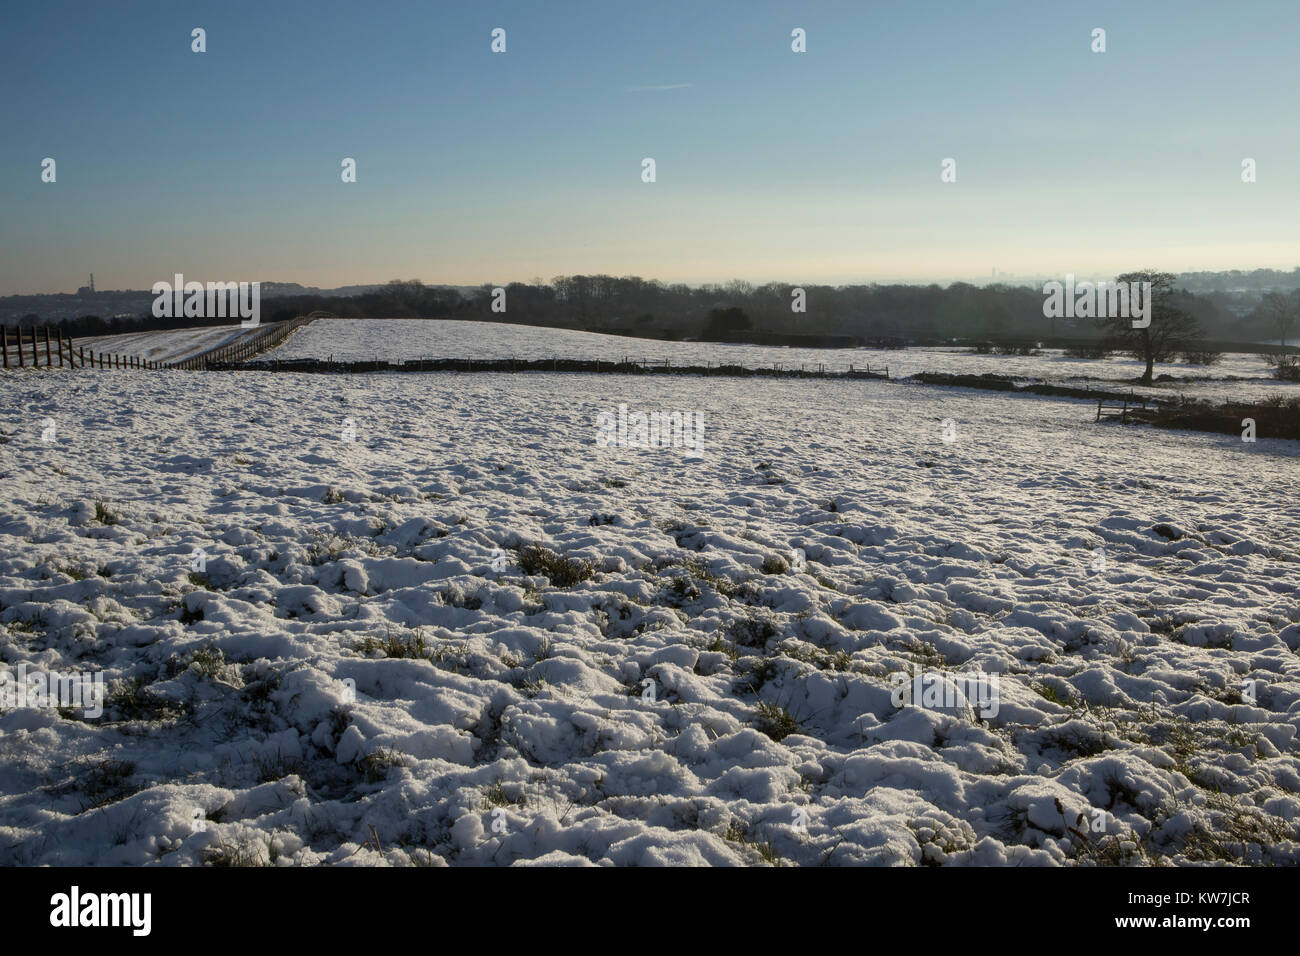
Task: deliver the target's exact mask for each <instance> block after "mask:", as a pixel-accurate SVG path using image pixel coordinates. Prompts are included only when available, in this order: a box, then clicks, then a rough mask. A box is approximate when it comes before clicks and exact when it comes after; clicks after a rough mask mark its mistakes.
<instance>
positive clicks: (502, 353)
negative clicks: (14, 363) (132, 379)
mask: <svg viewBox="0 0 1300 956" xmlns="http://www.w3.org/2000/svg"><path fill="white" fill-rule="evenodd" d="M270 355H272V356H273V357H275V358H280V359H295V358H314V359H328V358H333V359H334V360H335V361H340V362H342V361H370V360H372V359H376V358H378V359H379V360H381V361H387V362H394V363H400V362H404V361H406V360H408V359H418V358H465V359H500V358H520V359H539V358H569V359H590V360H600V361H602V362H618V361H621V360H623V359H624V358H627V359H629V360H633V361H636V360H641V359H645V360H647V361H651V362H660V361H663V360H665V359H667V360H668V361H669V362H671V363H673V364H674V365H703V364H704V363H705V362H711V363H713V364H715V365H716V364H720V363H721V364H731V365H744V366H747V367H752V368H758V367H765V368H766V367H771V366H772V365H773V364H774V363H780V365H781V366H782V367H783V368H798V367H799V366H800V365H801V364H803V365H806V366H807V367H808V368H815V367H816V366H817V365H818V364H819V363H822V364H825V365H826V367H827V368H828V369H829V370H832V371H843V370H845V369H847V368H848V367H849V365H854V366H856V367H858V368H861V367H863V366H864V365H870V366H871V367H872V368H882V367H885V366H888V367H889V374H890V375H891V376H892V377H893V378H906V377H907V376H909V375H915V374H916V373H917V372H944V373H948V374H952V375H983V374H984V373H986V372H992V373H994V374H997V375H1009V376H1014V377H1018V378H1024V379H1045V380H1049V381H1060V382H1074V381H1077V382H1079V383H1080V384H1088V383H1089V382H1088V380H1092V379H1095V380H1098V382H1100V383H1101V384H1104V385H1106V386H1108V387H1110V386H1114V387H1118V386H1121V385H1122V386H1123V387H1125V388H1127V387H1129V385H1130V383H1131V382H1132V381H1133V379H1135V378H1136V377H1138V376H1139V375H1141V374H1142V371H1143V365H1142V363H1140V362H1137V361H1135V360H1133V359H1128V358H1122V357H1115V358H1110V359H1098V360H1092V359H1076V358H1070V357H1068V356H1066V355H1065V354H1063V353H1062V352H1061V351H1060V350H1051V349H1048V350H1045V351H1044V354H1042V355H1037V356H1001V355H976V354H974V353H972V352H971V351H970V350H969V349H935V348H910V349H890V350H883V349H795V348H778V347H774V346H765V345H723V344H718V343H711V342H662V341H658V340H656V339H636V338H627V337H624V336H619V335H603V334H600V333H596V332H575V331H571V330H568V329H547V328H539V327H537V326H530V325H510V324H505V323H496V322H463V321H451V320H442V319H367V320H364V321H360V320H354V319H317V320H316V321H315V322H313V323H312V324H311V325H309V326H307V327H306V328H303V329H300V330H299V331H297V332H296V333H294V335H293V337H292V338H290V339H289V340H288V341H286V342H285V343H284V344H283V345H282V346H280V347H279V348H278V349H276V350H275V351H274V352H273V353H270ZM1156 371H1157V374H1162V373H1163V374H1169V375H1173V376H1176V377H1179V378H1184V377H1193V378H1198V379H1202V378H1203V379H1204V380H1203V381H1179V382H1171V383H1167V384H1163V385H1156V386H1153V387H1151V388H1148V389H1143V388H1137V389H1135V391H1137V392H1138V393H1139V394H1142V393H1145V394H1150V395H1169V394H1171V393H1175V394H1177V393H1181V394H1183V395H1187V396H1189V397H1191V396H1196V397H1200V398H1207V399H1212V400H1214V401H1220V402H1221V401H1228V400H1241V401H1254V400H1257V399H1260V398H1263V397H1265V396H1267V395H1300V383H1296V382H1279V381H1277V380H1276V379H1274V378H1273V377H1272V371H1271V369H1270V368H1269V366H1268V364H1267V363H1266V362H1265V361H1264V360H1263V359H1261V358H1259V357H1258V356H1256V355H1244V354H1228V355H1225V356H1224V357H1223V360H1222V361H1221V362H1220V363H1219V364H1217V365H1214V366H1211V367H1209V368H1206V367H1204V366H1196V365H1186V364H1182V363H1170V364H1166V365H1161V366H1159V367H1158V368H1157V370H1156Z"/></svg>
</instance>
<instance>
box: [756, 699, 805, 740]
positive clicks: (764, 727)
mask: <svg viewBox="0 0 1300 956" xmlns="http://www.w3.org/2000/svg"><path fill="white" fill-rule="evenodd" d="M754 723H755V726H756V727H757V728H758V729H759V730H760V731H762V732H763V733H765V734H767V735H768V736H769V737H771V738H772V739H773V740H774V741H776V742H777V743H780V742H781V741H782V740H784V739H785V738H786V737H789V736H790V735H791V734H797V733H798V732H799V723H798V721H796V720H795V719H794V717H793V715H791V713H790V711H789V710H788V709H787V708H785V707H779V706H777V705H776V704H770V703H768V702H767V701H765V700H761V701H759V702H758V716H757V717H756V718H755V721H754Z"/></svg>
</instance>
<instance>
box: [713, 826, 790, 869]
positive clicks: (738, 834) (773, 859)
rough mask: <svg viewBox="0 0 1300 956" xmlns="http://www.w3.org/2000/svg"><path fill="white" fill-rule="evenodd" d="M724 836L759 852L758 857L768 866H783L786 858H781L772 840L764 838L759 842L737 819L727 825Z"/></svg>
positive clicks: (730, 840) (725, 838)
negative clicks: (751, 836)
mask: <svg viewBox="0 0 1300 956" xmlns="http://www.w3.org/2000/svg"><path fill="white" fill-rule="evenodd" d="M722 838H723V839H724V840H727V841H728V842H730V843H739V844H740V845H741V846H742V847H745V848H746V849H749V850H753V851H754V852H756V853H757V854H758V858H759V859H760V860H762V861H763V862H764V863H766V864H767V865H768V866H781V865H783V863H784V860H782V859H781V854H779V853H777V852H776V850H775V848H773V846H772V843H771V841H769V840H764V841H763V842H762V843H759V842H758V841H757V840H751V839H750V838H749V835H748V832H747V831H746V830H745V828H744V827H743V826H741V824H740V823H739V822H738V821H736V820H732V821H731V823H730V824H728V825H727V830H726V832H725V833H723V834H722Z"/></svg>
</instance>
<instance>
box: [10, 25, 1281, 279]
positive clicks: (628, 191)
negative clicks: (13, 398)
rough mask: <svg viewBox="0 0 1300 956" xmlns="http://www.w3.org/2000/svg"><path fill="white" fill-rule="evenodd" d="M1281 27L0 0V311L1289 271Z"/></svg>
mask: <svg viewBox="0 0 1300 956" xmlns="http://www.w3.org/2000/svg"><path fill="white" fill-rule="evenodd" d="M498 26H499V27H503V28H505V29H506V31H507V52H506V53H504V54H493V53H492V52H491V51H490V49H489V44H490V41H491V37H490V33H491V30H492V29H493V28H494V27H498ZM194 27H203V28H204V29H205V30H206V31H207V52H206V53H204V54H195V53H192V52H191V50H190V42H191V41H190V31H191V29H192V28H194ZM794 27H802V28H804V29H805V30H806V31H807V38H808V39H807V44H808V52H807V53H804V54H795V53H793V52H791V49H790V31H791V30H792V29H793V28H794ZM1094 27H1102V28H1104V29H1106V31H1107V52H1106V53H1104V54H1095V53H1093V52H1091V50H1090V43H1091V31H1092V29H1093V28H1094ZM1298 39H1300V4H1297V3H1294V2H1267V3H1265V2H1249V0H1243V2H1234V3H1224V2H1218V3H1210V2H1186V0H1183V2H1142V0H1128V2H1118V3H1108V2H1101V3H1098V2H1090V3H1073V2H1043V0H1038V2H987V3H984V2H976V0H966V2H950V3H944V2H926V0H918V2H898V3H865V2H832V0H828V2H811V3H807V2H806V3H775V2H763V0H757V2H755V0H748V2H704V0H695V2H682V3H679V2H673V0H669V2H664V0H655V2H653V3H645V4H634V3H630V2H621V0H620V2H612V0H603V2H564V0H556V2H554V3H538V2H530V3H495V2H458V3H439V2H430V0H421V2H391V3H390V2H382V0H376V2H373V3H369V4H358V3H338V2H320V0H313V2H298V0H261V2H256V3H245V2H212V3H197V4H186V3H175V2H170V3H168V2H157V3H143V2H141V3H132V2H129V0H128V2H123V3H115V4H100V3H59V2H49V3H40V4H25V5H22V6H18V5H10V6H9V7H8V8H7V9H6V12H5V29H4V31H3V33H2V34H0V62H3V64H4V74H5V82H4V87H3V93H2V95H0V103H2V104H3V106H2V107H0V110H2V112H0V122H2V123H3V126H2V128H3V131H4V136H3V137H0V177H2V180H0V181H2V182H3V186H2V187H0V223H3V225H0V294H9V293H15V292H54V291H72V290H73V289H74V288H75V287H76V286H77V285H80V284H82V283H83V282H84V281H85V278H84V276H85V274H86V273H88V272H91V271H93V272H95V273H96V279H97V284H98V285H99V286H100V287H101V288H147V287H148V286H149V285H151V284H152V283H153V282H154V281H157V280H159V279H165V278H170V277H171V276H172V275H173V274H174V273H176V272H183V273H185V274H186V276H187V277H190V278H194V279H199V280H203V281H207V280H223V281H232V280H279V281H297V282H302V283H304V284H311V285H324V286H335V285H341V284H351V283H360V282H382V281H385V280H387V279H391V278H398V277H400V278H419V279H423V280H425V281H427V282H451V283H457V284H477V283H480V282H494V283H497V282H509V281H516V280H518V281H527V280H529V279H531V278H533V277H536V276H540V277H544V278H547V279H549V278H550V277H552V276H554V275H558V274H572V273H597V272H606V273H611V274H618V275H633V274H634V275H641V276H644V277H646V278H660V279H664V280H666V281H685V282H691V283H696V282H704V281H724V280H727V279H730V278H741V279H747V280H749V281H753V282H763V281H768V280H773V279H781V280H791V281H805V282H814V281H818V282H852V281H874V280H890V279H904V280H909V281H910V280H921V279H939V280H946V279H951V278H981V277H985V278H986V277H988V276H989V275H990V270H991V269H992V268H994V267H997V268H998V269H1000V270H1001V271H1002V272H1004V273H1006V272H1010V273H1013V274H1019V275H1049V274H1064V273H1065V272H1074V273H1076V274H1081V275H1082V274H1096V275H1100V274H1114V273H1115V272H1117V271H1122V270H1125V269H1129V268H1139V267H1143V266H1148V265H1150V266H1157V267H1162V268H1167V269H1170V270H1172V271H1182V270H1191V269H1222V268H1257V267H1266V266H1267V267H1279V268H1291V267H1293V266H1296V265H1298V264H1300V236H1297V234H1296V230H1295V226H1294V224H1295V223H1296V222H1297V220H1298V219H1300V216H1298V215H1297V214H1298V213H1300V126H1298V125H1297V124H1296V123H1295V121H1294V117H1295V115H1296V114H1295V109H1294V106H1295V99H1296V92H1295V91H1296V90H1300V82H1298V81H1300V57H1297V56H1296V55H1295V52H1294V51H1295V48H1296V45H1297V40H1298ZM655 87H674V88H671V89H654V88H655ZM47 156H48V157H53V158H54V159H55V160H56V162H57V175H58V181H57V182H56V183H54V184H46V183H42V182H41V180H40V172H41V161H42V159H44V158H45V157H47ZM647 156H649V157H653V158H654V159H655V160H656V163H657V176H658V181H657V182H655V183H653V184H647V183H643V182H642V181H641V175H640V173H641V160H642V158H643V157H647ZM344 157H353V158H355V159H356V161H357V179H358V181H357V182H356V183H354V184H344V183H342V182H341V181H340V175H339V174H340V162H341V160H342V159H343V158H344ZM945 157H953V158H955V159H956V160H957V182H955V183H950V184H945V183H942V182H941V181H940V177H939V172H940V162H941V160H943V159H944V158H945ZM1244 157H1252V158H1254V159H1255V160H1256V161H1257V164H1258V182H1256V183H1254V184H1250V185H1247V184H1243V183H1242V182H1241V178H1240V169H1241V161H1242V159H1243V158H1244Z"/></svg>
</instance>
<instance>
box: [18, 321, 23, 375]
mask: <svg viewBox="0 0 1300 956" xmlns="http://www.w3.org/2000/svg"><path fill="white" fill-rule="evenodd" d="M18 367H19V368H22V367H23V327H22V326H21V325H20V326H18Z"/></svg>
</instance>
